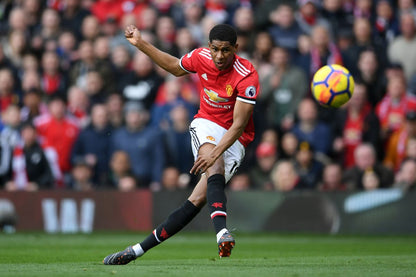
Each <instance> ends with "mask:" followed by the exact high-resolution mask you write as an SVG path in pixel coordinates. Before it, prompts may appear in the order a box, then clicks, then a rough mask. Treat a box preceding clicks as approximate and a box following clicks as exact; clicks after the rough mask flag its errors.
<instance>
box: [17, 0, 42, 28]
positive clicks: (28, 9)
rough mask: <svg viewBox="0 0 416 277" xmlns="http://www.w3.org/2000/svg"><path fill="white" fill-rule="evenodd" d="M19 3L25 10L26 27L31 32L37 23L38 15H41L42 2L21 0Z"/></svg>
mask: <svg viewBox="0 0 416 277" xmlns="http://www.w3.org/2000/svg"><path fill="white" fill-rule="evenodd" d="M21 4H22V8H23V10H24V12H25V19H26V22H27V24H28V28H29V29H30V30H31V32H32V31H33V29H34V28H35V26H36V25H37V24H38V23H39V19H40V16H41V15H42V3H41V1H40V0H23V1H21Z"/></svg>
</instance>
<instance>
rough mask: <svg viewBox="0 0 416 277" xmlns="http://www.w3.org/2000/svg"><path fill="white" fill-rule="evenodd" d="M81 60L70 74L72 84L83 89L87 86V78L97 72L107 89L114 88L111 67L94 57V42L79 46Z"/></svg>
mask: <svg viewBox="0 0 416 277" xmlns="http://www.w3.org/2000/svg"><path fill="white" fill-rule="evenodd" d="M79 56H80V59H79V60H78V61H77V62H76V63H75V64H74V65H73V66H72V67H71V71H70V72H69V76H70V77H69V78H70V84H71V85H77V86H79V87H80V88H82V89H85V88H86V86H87V82H86V78H87V74H88V73H89V72H90V71H97V72H99V73H100V75H101V76H102V78H103V80H105V82H104V86H105V87H111V86H112V81H113V78H112V71H111V68H110V67H109V65H106V64H103V63H101V62H100V61H99V60H98V59H97V58H96V57H95V56H94V48H93V44H92V42H90V41H88V40H84V41H82V42H81V43H80V45H79Z"/></svg>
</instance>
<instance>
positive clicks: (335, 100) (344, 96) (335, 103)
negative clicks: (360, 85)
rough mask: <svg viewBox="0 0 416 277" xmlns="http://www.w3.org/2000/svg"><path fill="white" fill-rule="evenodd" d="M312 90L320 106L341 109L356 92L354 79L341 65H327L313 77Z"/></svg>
mask: <svg viewBox="0 0 416 277" xmlns="http://www.w3.org/2000/svg"><path fill="white" fill-rule="evenodd" d="M311 89H312V95H313V97H314V98H315V100H316V101H317V102H318V103H319V104H321V105H322V106H324V107H333V108H339V107H341V106H342V105H344V104H345V103H347V102H348V100H350V98H351V96H352V94H353V92H354V79H353V78H352V76H351V74H350V72H349V71H348V70H347V69H346V68H345V67H343V66H341V65H338V64H331V65H325V66H323V67H321V68H320V69H319V70H318V71H316V73H315V75H314V76H313V80H312V84H311Z"/></svg>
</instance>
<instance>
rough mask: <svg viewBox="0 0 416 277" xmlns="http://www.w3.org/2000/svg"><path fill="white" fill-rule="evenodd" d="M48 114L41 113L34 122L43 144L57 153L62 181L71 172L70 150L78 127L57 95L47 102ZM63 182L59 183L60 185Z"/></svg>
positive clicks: (76, 135)
mask: <svg viewBox="0 0 416 277" xmlns="http://www.w3.org/2000/svg"><path fill="white" fill-rule="evenodd" d="M48 109H49V114H46V115H41V116H39V117H37V118H36V119H35V120H34V124H35V126H36V129H37V131H38V134H39V136H40V138H41V141H42V143H43V144H44V145H48V146H49V147H52V148H54V149H55V151H56V153H57V155H58V164H59V169H60V171H61V172H62V173H63V174H64V178H65V180H64V183H65V182H66V180H67V178H68V177H69V175H70V172H71V162H70V158H71V151H72V146H73V144H74V143H75V140H76V139H77V137H78V133H79V127H78V125H77V123H76V122H75V121H74V120H73V119H72V118H71V117H69V116H68V115H67V114H66V112H67V110H66V106H65V101H64V100H63V99H61V98H59V97H57V96H55V97H52V98H51V99H50V101H49V104H48ZM62 185H64V184H60V186H62Z"/></svg>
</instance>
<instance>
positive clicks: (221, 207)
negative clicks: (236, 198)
mask: <svg viewBox="0 0 416 277" xmlns="http://www.w3.org/2000/svg"><path fill="white" fill-rule="evenodd" d="M224 188H225V177H224V175H221V174H215V175H212V176H210V177H209V178H208V187H207V202H208V208H209V212H210V215H211V219H212V223H214V228H215V232H216V233H217V234H218V232H219V231H221V230H222V229H224V228H226V219H227V207H226V205H227V197H226V196H225V191H224Z"/></svg>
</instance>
